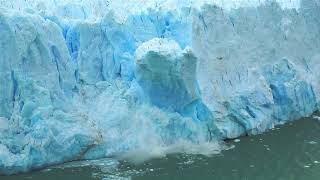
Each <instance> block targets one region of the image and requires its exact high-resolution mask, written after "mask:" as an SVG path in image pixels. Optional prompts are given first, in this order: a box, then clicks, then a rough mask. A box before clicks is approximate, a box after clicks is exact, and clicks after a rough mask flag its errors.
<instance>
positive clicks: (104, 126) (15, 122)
mask: <svg viewBox="0 0 320 180" xmlns="http://www.w3.org/2000/svg"><path fill="white" fill-rule="evenodd" d="M319 62H320V2H319V0H301V1H285V0H282V1H277V2H276V1H265V2H260V1H258V0H256V1H254V0H253V1H245V0H241V1H204V0H203V1H191V0H190V1H180V0H159V1H142V0H134V1H129V2H127V1H120V0H119V1H115V0H114V1H106V0H97V1H89V0H77V1H60V0H52V1H49V0H48V1H41V0H15V1H5V0H0V82H1V86H0V173H1V174H12V173H18V172H26V171H29V170H32V169H38V168H43V167H45V166H49V165H54V164H59V163H63V162H67V161H73V160H81V159H97V158H103V157H122V156H124V155H125V154H127V153H132V152H133V153H134V152H136V153H139V152H143V153H142V154H144V155H145V156H147V154H149V155H150V156H157V155H161V154H163V153H169V152H179V151H188V150H190V152H191V153H194V152H193V150H194V145H200V146H201V145H203V144H206V145H208V146H207V147H209V149H210V151H211V152H213V153H215V152H219V151H220V150H221V149H223V148H222V147H221V143H220V140H223V139H229V138H236V137H239V136H241V135H246V134H249V135H255V134H258V133H262V132H265V131H266V130H268V129H270V128H273V127H274V126H275V125H277V124H283V123H286V122H288V121H292V120H296V119H299V118H301V117H306V116H310V115H311V114H312V113H313V112H315V111H316V110H318V109H319V97H320V82H319V79H320V71H319V68H320V63H319ZM200 149H201V148H200ZM200 153H201V152H200Z"/></svg>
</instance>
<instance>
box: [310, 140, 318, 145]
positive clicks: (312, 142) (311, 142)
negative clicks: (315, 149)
mask: <svg viewBox="0 0 320 180" xmlns="http://www.w3.org/2000/svg"><path fill="white" fill-rule="evenodd" d="M308 143H309V144H318V143H317V142H315V141H309V142H308Z"/></svg>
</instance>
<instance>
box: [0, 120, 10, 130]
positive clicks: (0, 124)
mask: <svg viewBox="0 0 320 180" xmlns="http://www.w3.org/2000/svg"><path fill="white" fill-rule="evenodd" d="M8 128H9V123H8V119H7V118H4V117H0V130H5V129H8Z"/></svg>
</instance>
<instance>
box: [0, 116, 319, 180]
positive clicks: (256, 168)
mask: <svg viewBox="0 0 320 180" xmlns="http://www.w3.org/2000/svg"><path fill="white" fill-rule="evenodd" d="M227 143H228V144H229V145H234V146H235V147H234V148H232V149H230V150H227V151H223V152H222V153H221V154H219V155H215V156H212V157H207V156H202V155H186V154H175V155H168V156H167V157H165V158H158V159H153V160H149V161H147V162H145V163H143V164H139V165H137V164H132V163H129V162H125V161H122V162H117V161H115V160H112V159H104V160H98V161H90V162H77V163H69V164H66V165H63V166H59V167H52V168H50V169H45V170H42V171H37V172H32V173H28V174H23V175H18V176H9V177H0V179H1V180H19V179H32V180H91V179H93V180H94V179H100V180H109V179H120V180H122V179H123V180H127V179H128V180H129V179H130V180H131V179H134V180H319V179H320V121H319V120H316V119H313V118H306V119H302V120H299V121H296V122H293V123H291V124H287V125H285V126H281V127H277V128H275V129H274V130H270V131H269V132H267V133H265V134H263V135H258V136H252V137H243V138H241V139H240V142H238V141H236V142H235V141H230V142H227Z"/></svg>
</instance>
